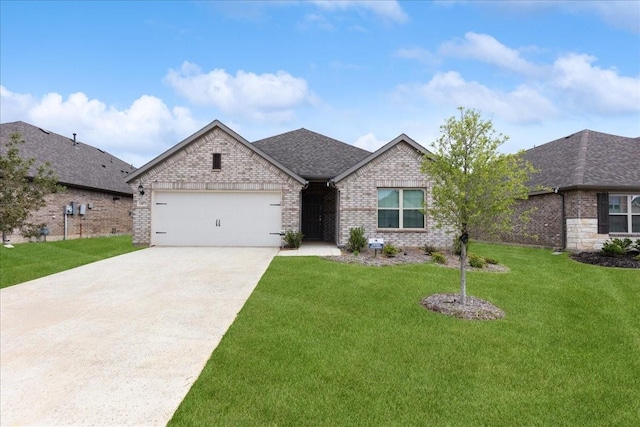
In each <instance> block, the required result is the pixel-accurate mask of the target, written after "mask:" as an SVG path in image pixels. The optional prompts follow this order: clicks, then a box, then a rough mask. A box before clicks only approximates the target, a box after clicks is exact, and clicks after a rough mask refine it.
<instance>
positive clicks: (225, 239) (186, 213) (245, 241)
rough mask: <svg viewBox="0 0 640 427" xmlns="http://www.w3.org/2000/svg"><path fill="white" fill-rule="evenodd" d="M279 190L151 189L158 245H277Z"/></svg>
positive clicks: (154, 238)
mask: <svg viewBox="0 0 640 427" xmlns="http://www.w3.org/2000/svg"><path fill="white" fill-rule="evenodd" d="M280 199H281V197H280V193H269V192H256V193H251V192H154V197H153V209H152V214H151V243H152V244H154V245H158V246H280V236H279V232H280V229H281V224H282V219H281V218H282V214H281V213H282V210H281V206H280Z"/></svg>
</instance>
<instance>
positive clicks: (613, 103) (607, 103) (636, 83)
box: [549, 54, 640, 114]
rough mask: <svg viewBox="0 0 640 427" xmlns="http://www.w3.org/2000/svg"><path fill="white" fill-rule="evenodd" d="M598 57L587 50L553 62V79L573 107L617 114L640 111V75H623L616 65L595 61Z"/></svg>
mask: <svg viewBox="0 0 640 427" xmlns="http://www.w3.org/2000/svg"><path fill="white" fill-rule="evenodd" d="M595 61H596V58H595V57H593V56H590V55H584V54H568V55H565V56H562V57H560V58H558V59H557V60H556V61H555V63H554V64H553V71H554V75H553V77H552V79H551V81H550V83H549V85H550V86H551V87H552V88H555V89H557V90H560V91H562V94H563V98H565V99H566V101H567V102H571V104H572V106H573V108H575V109H578V110H582V111H587V112H594V113H601V114H616V113H629V112H639V111H640V78H633V77H625V76H620V75H619V74H618V72H617V71H616V70H615V69H602V68H600V67H597V66H594V65H592V64H593V63H594V62H595Z"/></svg>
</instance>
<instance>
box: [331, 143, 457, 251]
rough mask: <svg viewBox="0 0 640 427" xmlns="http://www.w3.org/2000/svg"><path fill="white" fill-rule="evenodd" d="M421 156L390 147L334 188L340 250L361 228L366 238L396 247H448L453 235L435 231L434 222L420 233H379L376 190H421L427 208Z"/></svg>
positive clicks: (429, 221)
mask: <svg viewBox="0 0 640 427" xmlns="http://www.w3.org/2000/svg"><path fill="white" fill-rule="evenodd" d="M421 165H422V155H421V154H420V153H418V152H416V150H415V149H414V148H413V147H411V146H410V145H408V144H405V143H400V144H398V145H396V146H394V147H392V148H391V149H390V150H389V151H387V152H386V153H384V154H382V155H381V156H380V157H378V158H376V159H375V160H373V161H372V162H370V163H368V164H367V165H365V166H363V167H362V168H360V169H359V170H357V171H356V172H354V173H353V174H351V175H349V176H348V177H346V178H345V179H343V180H342V181H340V182H339V183H337V184H336V188H337V189H338V191H339V194H338V211H339V213H340V220H339V225H338V231H337V234H338V235H337V240H338V241H337V243H338V245H340V246H342V245H345V244H346V243H347V241H348V240H349V229H350V228H354V227H364V229H365V235H366V237H367V238H371V237H381V238H384V239H385V243H391V244H393V245H395V246H400V247H402V246H410V247H417V246H423V245H425V244H429V245H432V246H436V247H442V248H444V247H450V246H451V244H452V239H453V234H450V232H448V231H447V230H445V229H437V228H436V227H435V223H434V221H433V220H432V219H431V218H429V217H428V216H427V217H426V218H425V227H424V229H420V230H389V229H378V227H377V225H378V219H377V218H378V188H420V189H423V190H425V194H426V203H427V205H429V204H430V203H431V202H432V200H431V193H430V191H429V188H430V183H429V181H428V179H427V177H426V175H424V174H423V173H422V172H421Z"/></svg>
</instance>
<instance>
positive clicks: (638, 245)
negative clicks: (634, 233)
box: [633, 239, 640, 251]
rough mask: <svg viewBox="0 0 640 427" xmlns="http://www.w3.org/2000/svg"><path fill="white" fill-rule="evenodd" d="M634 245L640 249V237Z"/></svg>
mask: <svg viewBox="0 0 640 427" xmlns="http://www.w3.org/2000/svg"><path fill="white" fill-rule="evenodd" d="M633 246H635V248H636V249H637V250H639V251H640V239H638V240H636V243H634V245H633Z"/></svg>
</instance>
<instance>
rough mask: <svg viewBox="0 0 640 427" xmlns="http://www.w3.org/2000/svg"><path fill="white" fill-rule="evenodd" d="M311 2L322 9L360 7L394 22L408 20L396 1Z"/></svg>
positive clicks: (335, 0) (340, 0)
mask: <svg viewBox="0 0 640 427" xmlns="http://www.w3.org/2000/svg"><path fill="white" fill-rule="evenodd" d="M313 3H314V4H315V5H317V6H318V7H320V8H321V9H324V10H347V9H361V10H368V11H370V12H373V13H374V14H376V15H378V16H380V17H382V18H384V19H388V20H390V21H394V22H399V23H403V22H406V21H408V20H409V16H408V15H407V14H406V13H405V11H404V10H403V9H402V7H401V6H400V4H399V3H398V2H397V1H379V0H374V1H364V0H352V1H347V0H316V1H313Z"/></svg>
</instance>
